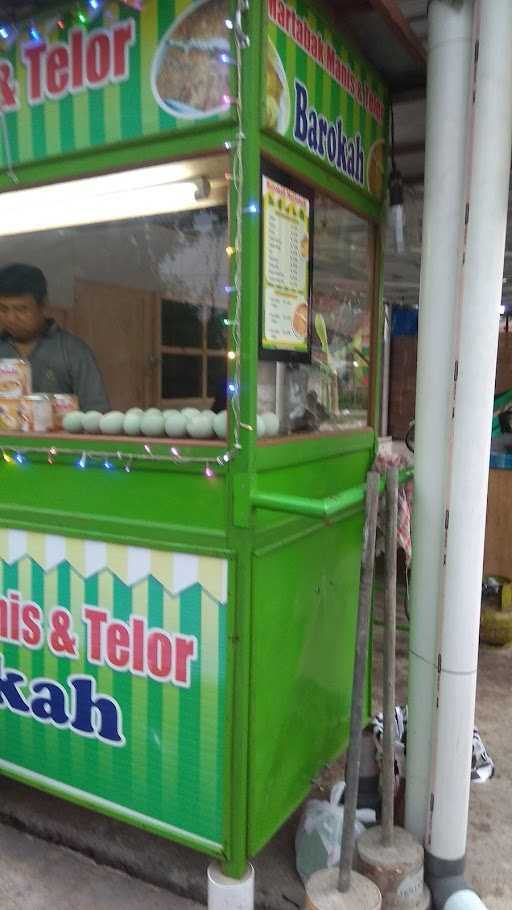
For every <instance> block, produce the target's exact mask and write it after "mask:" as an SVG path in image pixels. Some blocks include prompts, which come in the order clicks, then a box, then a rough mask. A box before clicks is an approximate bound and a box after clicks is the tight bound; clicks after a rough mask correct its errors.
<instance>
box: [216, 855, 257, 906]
mask: <svg viewBox="0 0 512 910" xmlns="http://www.w3.org/2000/svg"><path fill="white" fill-rule="evenodd" d="M208 910H254V869H253V867H252V866H251V864H250V863H249V865H248V866H247V869H246V871H245V875H243V876H242V878H228V876H227V875H224V873H223V872H222V869H221V868H220V866H219V864H218V863H210V865H209V866H208Z"/></svg>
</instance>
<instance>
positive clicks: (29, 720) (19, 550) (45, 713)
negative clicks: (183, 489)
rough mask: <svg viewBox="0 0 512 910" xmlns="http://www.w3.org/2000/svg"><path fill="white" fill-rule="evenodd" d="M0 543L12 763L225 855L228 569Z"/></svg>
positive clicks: (69, 543)
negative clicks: (223, 847) (223, 851)
mask: <svg viewBox="0 0 512 910" xmlns="http://www.w3.org/2000/svg"><path fill="white" fill-rule="evenodd" d="M0 537H1V540H0V547H1V548H0V552H1V553H2V556H3V558H2V560H1V562H0V709H1V710H0V730H1V736H0V769H2V770H3V771H5V772H6V773H8V774H11V775H14V776H17V777H20V778H21V779H23V780H25V781H26V782H27V783H33V784H36V785H39V786H41V787H43V788H45V789H48V790H50V791H53V792H55V793H56V794H57V795H62V796H67V797H69V798H72V799H76V800H77V801H78V802H84V803H86V804H88V805H90V806H92V807H93V808H98V809H101V810H102V811H104V812H107V813H110V814H113V815H116V816H117V817H119V818H122V819H124V820H126V821H131V822H135V823H139V824H141V825H142V826H144V827H147V828H149V829H151V830H154V831H155V832H156V833H160V834H163V835H167V836H171V837H173V838H177V839H179V838H180V837H181V838H182V839H183V840H185V841H187V842H190V843H192V844H195V845H196V846H199V847H200V848H202V849H204V850H206V851H209V852H220V851H221V849H222V846H223V843H224V831H223V782H224V775H223V762H224V710H225V685H226V598H227V592H226V585H227V563H226V562H225V561H224V560H222V559H213V558H206V557H199V556H193V555H184V554H176V553H164V552H161V551H155V550H148V549H143V548H138V547H127V546H120V545H111V544H105V543H101V542H98V541H84V540H75V539H70V538H63V537H56V536H53V535H43V534H37V533H28V532H24V531H16V530H4V531H0Z"/></svg>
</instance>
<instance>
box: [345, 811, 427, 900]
mask: <svg viewBox="0 0 512 910" xmlns="http://www.w3.org/2000/svg"><path fill="white" fill-rule="evenodd" d="M356 850H357V861H356V862H357V868H358V870H359V871H360V872H362V874H363V875H366V876H367V877H368V878H369V879H371V880H372V882H375V884H376V885H377V887H378V888H379V889H380V891H381V893H382V906H383V910H428V908H429V907H430V894H429V892H428V889H426V888H425V885H424V875H423V847H421V846H420V844H418V842H417V841H416V840H415V839H414V838H413V836H412V835H411V834H409V832H408V831H404V829H403V828H395V829H394V837H393V844H392V845H391V846H389V847H385V846H384V845H383V843H382V829H381V828H380V826H378V827H375V828H370V829H369V830H367V831H365V832H364V833H363V834H362V835H361V836H360V837H359V838H358V840H357V842H356Z"/></svg>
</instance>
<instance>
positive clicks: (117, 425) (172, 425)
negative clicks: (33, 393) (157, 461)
mask: <svg viewBox="0 0 512 910" xmlns="http://www.w3.org/2000/svg"><path fill="white" fill-rule="evenodd" d="M63 430H64V431H65V432H66V433H74V434H78V433H86V434H93V435H94V434H101V433H103V434H104V435H106V436H122V435H124V436H147V437H152V438H153V439H158V438H159V437H162V438H164V437H168V438H170V439H184V438H187V437H188V438H190V439H226V437H227V430H228V414H227V411H220V412H219V413H218V414H215V413H214V412H213V411H210V410H203V411H200V410H199V409H198V408H183V409H182V410H181V411H178V410H174V409H169V410H164V411H162V410H160V409H159V408H148V410H146V411H144V410H143V409H142V408H130V409H129V410H128V411H126V412H123V411H109V412H108V414H101V413H100V412H99V411H85V412H83V411H71V412H70V413H69V414H66V415H65V416H64V419H63ZM256 433H257V435H258V437H262V436H277V435H278V433H279V420H278V417H277V415H276V414H274V413H272V412H268V413H266V414H262V415H260V416H258V418H257V424H256Z"/></svg>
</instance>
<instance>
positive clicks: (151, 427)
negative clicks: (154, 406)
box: [140, 412, 164, 436]
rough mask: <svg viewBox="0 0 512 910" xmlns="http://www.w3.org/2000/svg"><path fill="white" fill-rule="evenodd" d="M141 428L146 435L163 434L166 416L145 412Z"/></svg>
mask: <svg viewBox="0 0 512 910" xmlns="http://www.w3.org/2000/svg"><path fill="white" fill-rule="evenodd" d="M140 428H141V430H142V432H143V434H144V436H163V435H164V418H163V417H162V415H161V414H160V412H159V413H158V414H144V417H143V418H142V421H141V425H140Z"/></svg>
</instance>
